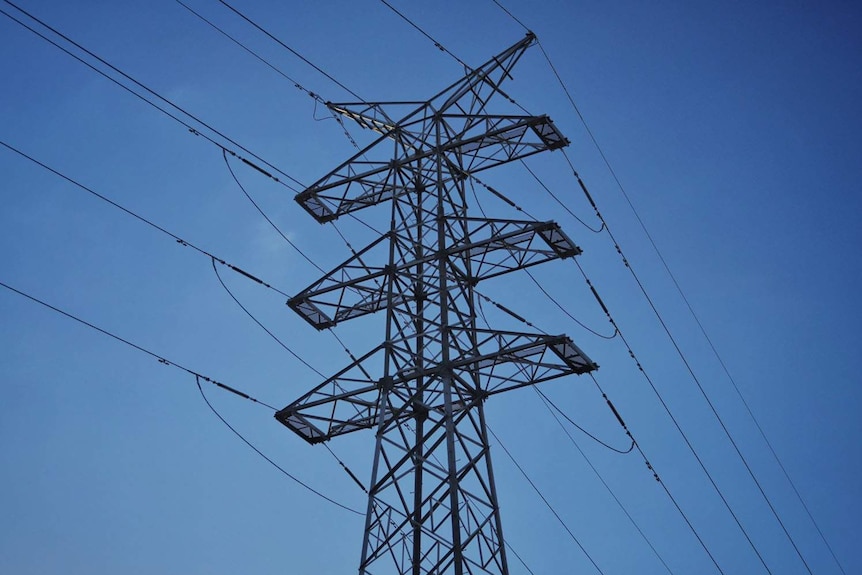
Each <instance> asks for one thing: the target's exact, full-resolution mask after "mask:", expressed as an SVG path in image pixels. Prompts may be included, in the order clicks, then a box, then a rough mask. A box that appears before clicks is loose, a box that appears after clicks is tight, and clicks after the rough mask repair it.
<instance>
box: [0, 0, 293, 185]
mask: <svg viewBox="0 0 862 575" xmlns="http://www.w3.org/2000/svg"><path fill="white" fill-rule="evenodd" d="M3 2H5V3H6V4H8V5H9V6H12V7H13V8H15V9H16V10H18V11H19V12H21V13H22V14H24V15H26V16H27V17H28V18H30V19H31V20H33V21H34V22H37V23H38V24H39V25H41V26H42V27H43V28H45V29H47V30H50V31H51V32H52V33H54V34H55V35H57V36H59V37H60V38H62V39H63V40H65V41H66V42H68V43H69V44H71V45H73V46H75V47H76V48H78V49H79V50H81V51H82V52H84V53H85V54H87V55H88V56H90V57H91V58H95V59H96V60H97V61H98V62H100V63H101V64H103V65H105V66H107V67H108V68H110V69H111V70H113V71H114V72H116V73H118V74H120V75H121V76H122V77H124V78H126V79H127V80H129V81H131V82H132V83H133V84H135V85H136V86H138V87H139V88H141V89H143V90H144V91H146V92H148V93H149V94H151V95H153V96H155V97H156V98H158V99H159V100H161V101H162V102H164V103H165V104H167V105H168V106H170V107H171V108H173V109H174V110H176V111H178V112H180V113H182V114H184V115H185V116H187V117H188V118H191V119H192V120H193V121H194V122H196V123H197V124H198V125H199V126H198V127H195V126H193V125H192V124H190V123H189V122H188V121H186V120H183V119H182V118H180V117H179V116H177V115H176V114H174V113H172V112H170V111H169V110H167V109H165V108H163V107H162V106H159V105H158V104H156V103H155V102H153V101H152V100H149V99H147V98H146V97H144V96H143V95H141V94H140V93H138V92H136V91H135V90H133V89H132V88H130V87H129V86H127V85H125V84H123V83H122V82H120V81H119V80H117V79H116V78H114V77H112V76H111V75H110V74H108V73H107V72H105V71H104V70H100V69H99V68H97V67H96V66H95V65H93V64H92V63H90V62H87V61H86V60H85V59H83V58H82V57H81V56H79V55H77V54H74V53H73V52H72V51H70V50H69V49H68V48H66V47H64V46H61V45H60V44H58V43H57V42H55V41H54V40H52V39H50V38H48V37H47V36H45V35H44V34H42V33H41V32H39V31H38V30H36V29H34V28H33V27H31V26H29V25H28V24H26V23H24V22H22V21H21V20H19V19H18V18H16V17H15V16H13V15H11V14H9V13H8V12H6V11H5V10H3V9H0V14H3V15H4V16H6V17H7V18H9V19H11V20H12V21H14V22H16V23H17V24H19V25H20V26H22V27H24V28H26V29H27V30H29V31H30V32H32V33H33V34H35V35H37V36H38V37H40V38H41V39H43V40H45V41H46V42H48V43H49V44H51V45H52V46H54V47H56V48H58V49H60V50H61V51H63V52H65V53H66V54H68V55H69V56H71V57H72V58H74V59H75V60H77V61H79V62H81V63H82V64H84V65H85V66H87V67H88V68H90V69H91V70H93V71H94V72H96V73H98V74H99V75H101V76H103V77H104V78H106V79H107V80H110V81H111V82H113V83H114V84H116V85H117V86H119V87H121V88H122V89H124V90H126V91H127V92H129V93H130V94H132V95H133V96H135V97H136V98H138V99H140V100H141V101H143V102H145V103H147V104H149V105H150V106H152V107H153V108H155V109H156V110H158V111H160V112H162V113H163V114H165V115H166V116H168V117H169V118H171V119H173V120H175V121H176V122H178V123H180V124H182V125H183V126H185V127H186V128H187V129H188V130H189V131H190V132H191V133H192V134H194V135H196V136H201V137H203V138H204V139H206V140H207V141H209V142H210V143H212V144H214V145H215V146H217V147H219V148H221V149H223V150H225V149H226V146H225V145H223V144H221V143H219V142H218V141H217V140H216V139H215V138H214V137H213V136H210V135H207V134H205V133H203V132H201V129H200V127H201V126H202V127H203V128H205V129H206V130H209V131H210V132H211V133H213V134H216V135H217V136H218V137H220V138H222V139H223V140H225V141H226V142H229V143H230V144H231V145H233V146H235V147H237V148H238V149H240V150H242V151H243V152H245V153H246V154H248V155H249V156H251V157H253V158H255V159H256V160H257V161H258V162H260V163H262V164H264V165H265V166H267V167H268V168H269V169H271V170H273V171H275V172H277V173H278V174H281V175H282V176H284V177H285V178H287V179H289V180H291V181H292V182H294V183H295V184H297V185H299V186H302V185H303V184H302V182H300V181H299V180H297V179H296V178H294V177H293V176H290V175H289V174H287V173H285V172H283V171H282V170H280V169H279V168H277V167H276V166H274V165H273V164H271V163H269V162H267V161H266V160H264V159H263V158H261V157H260V156H258V155H257V154H255V153H254V152H252V151H250V150H249V149H248V148H246V147H244V146H242V145H241V144H239V143H237V142H236V141H235V140H233V139H231V138H230V137H228V136H226V135H225V134H223V133H222V132H220V131H218V130H217V129H215V128H213V127H212V126H210V125H209V124H207V123H206V122H204V121H203V120H201V119H200V118H198V117H197V116H195V115H193V114H191V113H190V112H188V111H186V110H185V109H183V108H182V107H180V106H178V105H177V104H175V103H173V102H172V101H170V100H169V99H167V98H165V97H164V96H162V95H161V94H159V93H158V92H156V91H155V90H152V89H151V88H149V87H147V86H146V85H144V84H143V83H141V82H139V81H138V80H136V79H135V78H133V77H132V76H130V75H129V74H126V73H125V72H123V71H122V70H120V69H119V68H117V67H116V66H114V65H112V64H110V63H109V62H107V61H106V60H104V59H103V58H101V57H100V56H98V55H97V54H95V53H93V52H91V51H90V50H88V49H86V48H84V47H83V46H82V45H80V44H78V43H77V42H75V41H74V40H72V39H71V38H69V37H68V36H66V35H64V34H63V33H62V32H59V31H58V30H56V29H55V28H53V27H51V26H50V25H48V24H47V23H45V22H43V21H42V20H40V19H39V18H37V17H35V16H33V15H32V14H30V13H29V12H27V11H26V10H24V9H23V8H20V7H19V6H17V5H15V4H14V3H12V2H10V0H3ZM231 153H232V154H233V155H235V156H237V157H238V158H239V159H240V160H242V161H243V163H245V164H246V165H248V166H249V167H251V168H253V169H254V170H256V171H258V172H260V173H261V174H263V175H264V176H267V177H268V178H270V179H272V180H273V181H275V182H277V183H279V184H282V185H283V186H285V187H287V188H288V189H290V190H292V191H294V192H298V191H299V190H297V189H296V188H294V187H293V186H291V185H290V184H288V183H286V182H284V181H283V180H281V179H279V178H278V177H277V176H274V175H273V174H272V173H270V172H269V171H267V170H266V169H264V168H261V167H260V166H259V165H258V164H256V163H254V162H252V161H250V160H248V159H247V158H244V157H242V156H240V155H239V154H237V153H236V152H233V151H231Z"/></svg>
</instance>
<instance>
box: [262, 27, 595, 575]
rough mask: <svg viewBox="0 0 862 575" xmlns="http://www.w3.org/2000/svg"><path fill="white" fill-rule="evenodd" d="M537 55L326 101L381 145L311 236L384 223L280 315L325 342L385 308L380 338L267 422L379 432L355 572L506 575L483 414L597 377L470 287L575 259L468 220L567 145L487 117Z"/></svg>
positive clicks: (324, 210)
mask: <svg viewBox="0 0 862 575" xmlns="http://www.w3.org/2000/svg"><path fill="white" fill-rule="evenodd" d="M535 41H536V39H535V36H533V35H532V34H528V35H527V36H526V37H525V38H524V39H523V40H521V41H520V42H518V43H516V44H514V45H513V46H511V47H510V48H508V49H506V50H504V51H503V52H501V53H500V54H498V55H497V56H495V57H493V58H491V59H490V60H489V61H487V62H486V63H485V64H483V65H482V66H480V67H478V68H476V69H474V70H470V71H468V73H467V74H466V75H465V76H464V77H463V78H462V79H460V80H458V81H457V82H455V83H454V84H452V85H450V86H449V87H447V88H446V89H444V90H442V91H441V92H439V93H438V94H437V95H435V96H433V97H432V98H430V99H429V100H427V101H425V102H389V103H384V102H377V103H368V102H362V103H354V104H332V103H330V104H328V105H329V107H330V108H331V109H332V110H333V111H335V112H337V113H339V114H342V115H343V116H346V117H348V118H350V119H352V120H354V121H356V122H357V123H358V124H360V125H361V126H362V127H363V128H367V129H370V130H374V131H376V132H378V133H379V134H380V135H379V137H378V138H377V139H376V140H375V141H374V142H373V143H372V144H371V145H369V146H368V147H366V148H365V149H364V150H362V151H360V152H359V153H357V154H356V155H355V156H354V157H353V158H351V159H350V160H348V161H347V162H345V163H344V164H342V165H341V166H339V167H338V168H336V169H335V170H333V171H332V172H331V173H329V174H328V175H326V176H325V177H323V178H322V179H320V180H319V181H318V182H316V183H315V184H313V185H312V186H310V187H309V188H308V189H306V190H305V191H303V192H302V193H300V194H298V195H297V196H296V201H297V202H298V203H299V204H300V205H301V206H302V207H303V208H304V209H305V210H306V211H307V212H308V213H309V214H311V215H312V216H313V217H314V218H315V219H316V220H317V221H318V222H321V223H325V222H330V221H334V220H336V219H338V218H340V217H343V216H345V215H347V214H352V213H354V212H357V211H359V210H363V209H366V208H370V207H373V206H377V205H379V204H384V203H387V202H388V203H389V206H390V210H391V211H390V214H391V218H390V226H389V230H388V231H387V232H386V233H385V234H384V235H382V236H381V237H380V238H378V239H376V240H375V241H373V242H372V243H371V244H370V245H368V246H367V247H366V248H364V249H362V250H360V251H359V252H358V253H357V254H356V255H354V256H353V257H351V258H350V259H348V260H347V261H345V262H344V263H342V264H341V265H339V266H337V267H336V268H335V269H334V270H332V271H331V272H329V273H328V274H326V275H325V276H324V277H323V278H321V279H319V280H318V281H316V282H315V283H313V284H312V285H310V286H309V287H308V288H306V289H305V290H303V291H302V292H301V293H299V294H298V295H296V296H295V297H293V298H291V299H290V300H289V301H288V305H289V306H290V307H291V308H292V309H293V310H294V311H295V312H297V313H298V314H299V315H300V316H301V317H303V318H304V319H305V320H306V321H307V322H308V323H310V324H311V325H312V326H314V327H315V328H317V329H319V330H320V329H326V328H329V327H332V326H335V325H337V324H338V323H340V322H342V321H346V320H349V319H353V318H356V317H360V316H364V315H367V314H372V313H375V312H379V311H382V312H383V313H385V323H386V333H385V340H384V341H383V343H381V344H380V345H378V346H376V347H375V348H373V349H372V350H371V351H369V352H368V353H366V354H365V355H364V356H362V357H360V358H359V359H356V360H354V361H353V362H351V363H350V364H349V365H348V366H347V367H345V368H344V369H342V370H341V371H339V372H338V373H336V374H335V375H334V376H332V377H330V378H329V379H327V380H326V381H325V382H323V383H322V384H320V385H318V386H317V387H315V388H314V389H312V390H311V391H310V392H308V393H306V394H305V395H303V396H302V397H300V398H299V399H297V400H296V401H294V402H293V403H291V404H290V405H288V406H287V407H285V408H284V409H282V410H280V411H279V412H278V413H277V414H276V418H277V419H278V420H279V421H280V422H281V423H283V424H284V425H286V426H287V427H288V428H290V429H291V430H293V431H294V432H296V433H297V434H298V435H299V436H300V437H302V438H303V439H305V440H306V441H308V442H309V443H312V444H315V443H320V442H324V441H328V440H330V439H332V438H333V437H337V436H339V435H343V434H345V433H350V432H354V431H358V430H361V429H373V430H374V433H375V438H376V442H375V448H374V459H373V465H372V473H371V481H370V484H369V489H368V507H367V512H366V519H365V531H364V535H363V541H362V556H361V561H360V565H359V573H360V575H366V574H368V575H370V574H372V573H373V574H374V575H381V574H383V573H393V574H395V573H397V574H398V575H407V574H410V575H421V574H429V575H430V574H434V575H443V574H444V573H446V574H450V573H451V574H455V575H463V574H467V573H471V574H479V573H487V574H494V575H506V574H508V566H507V562H506V550H505V545H504V542H503V533H502V522H501V518H500V509H499V505H498V500H497V492H496V488H495V484H494V474H493V469H492V465H491V455H490V449H489V441H488V431H487V425H486V422H485V411H484V408H485V401H486V400H487V399H488V398H489V397H490V396H492V395H495V394H498V393H502V392H505V391H509V390H512V389H516V388H519V387H524V386H527V385H534V384H537V383H540V382H543V381H547V380H550V379H555V378H559V377H563V376H566V375H570V374H582V373H586V372H589V371H591V370H593V369H595V368H596V367H597V366H596V365H595V364H594V363H593V362H592V361H591V360H590V359H589V358H588V357H587V356H586V355H585V354H584V353H583V352H582V351H581V350H580V349H579V348H578V347H577V346H576V345H575V344H574V343H573V342H572V341H571V339H569V338H568V337H567V336H565V335H555V336H551V335H543V334H537V333H524V332H513V331H500V330H493V329H490V328H481V327H479V326H478V325H477V322H476V318H477V314H476V300H475V294H474V288H475V286H476V285H477V284H478V283H479V282H481V281H487V280H490V279H492V278H495V277H497V276H502V275H505V274H508V273H510V272H514V271H517V270H520V269H523V268H527V267H531V266H534V265H538V264H540V263H545V262H548V261H551V260H555V259H562V258H569V257H574V256H577V255H578V254H580V253H581V250H580V248H578V247H577V246H576V245H575V244H574V243H573V242H572V241H571V240H570V239H569V238H568V236H566V234H565V233H563V231H562V230H561V229H560V227H559V226H558V225H557V224H556V223H554V222H550V221H548V222H533V221H522V220H504V219H489V218H476V217H471V216H470V215H468V209H467V207H468V206H467V200H466V193H465V192H466V185H465V183H466V181H467V179H468V178H469V177H471V176H472V175H473V174H475V173H477V172H480V171H483V170H487V169H490V168H493V167H496V166H499V165H502V164H505V163H508V162H511V161H514V160H518V159H521V158H525V157H527V156H531V155H533V154H537V153H539V152H544V151H547V150H555V149H558V148H562V147H564V146H566V145H568V140H566V138H565V137H564V136H563V135H562V134H561V133H560V132H559V130H558V129H557V128H556V126H555V125H554V124H553V122H551V120H550V119H549V118H548V117H547V116H530V115H511V114H510V115H499V114H492V113H490V112H489V110H488V104H489V102H491V101H492V100H493V99H495V98H501V97H502V98H506V99H509V98H508V96H506V95H505V93H503V92H502V91H501V88H500V86H501V84H502V83H503V82H504V81H505V80H506V79H507V78H509V77H510V72H511V70H512V68H513V67H514V65H515V64H516V62H517V61H518V60H519V58H520V57H521V56H522V55H523V53H524V51H525V50H526V49H527V48H528V47H529V46H531V45H532V44H533V43H535ZM393 117H395V118H399V117H400V120H393V119H392V118H393ZM393 149H394V153H393ZM383 150H387V151H388V153H387V155H386V156H385V159H383V160H374V159H373V158H374V157H375V155H379V153H380V151H383ZM373 262H379V263H373ZM381 370H382V373H381ZM374 374H378V375H374Z"/></svg>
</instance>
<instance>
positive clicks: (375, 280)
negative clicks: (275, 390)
mask: <svg viewBox="0 0 862 575" xmlns="http://www.w3.org/2000/svg"><path fill="white" fill-rule="evenodd" d="M465 221H466V222H467V223H468V226H469V227H470V230H471V231H470V233H469V234H468V235H467V236H466V239H465V241H462V242H459V243H456V244H454V245H453V246H451V247H450V248H449V249H447V250H446V251H445V252H443V255H444V256H445V257H446V258H447V261H448V262H449V271H450V274H451V276H452V277H453V278H454V279H457V280H460V279H465V280H467V281H469V282H471V283H474V284H475V283H478V282H479V281H482V280H486V279H489V278H493V277H497V276H500V275H503V274H506V273H509V272H513V271H516V270H519V269H524V268H527V267H531V266H534V265H538V264H541V263H545V262H548V261H550V260H554V259H560V258H568V257H574V256H576V255H579V254H580V253H581V249H580V248H579V247H577V246H576V245H575V244H574V242H572V240H571V239H569V237H568V236H567V235H566V234H565V233H564V232H563V230H562V229H560V226H559V225H558V224H557V223H555V222H530V221H520V220H500V219H484V218H466V219H465ZM393 235H397V234H394V233H390V234H387V235H386V236H383V237H381V238H379V239H378V240H376V241H374V242H373V243H371V244H370V245H369V246H367V247H366V248H364V249H363V250H361V251H360V252H358V253H357V255H355V256H353V257H351V258H350V259H348V260H347V261H345V262H344V263H342V264H341V265H339V266H338V267H337V268H335V269H334V270H333V271H331V272H329V273H328V274H327V275H325V276H324V277H323V278H321V279H320V280H318V281H316V282H315V283H313V284H312V285H310V286H309V287H307V288H306V289H304V290H303V291H302V292H300V293H299V294H297V295H296V296H295V297H293V298H291V299H290V300H288V302H287V304H288V305H289V306H290V308H291V309H293V310H294V311H295V312H296V313H298V314H299V315H300V316H301V317H302V318H303V319H304V320H306V321H307V322H308V323H310V324H311V325H313V326H314V327H315V328H317V329H326V328H329V327H332V326H334V325H336V324H337V323H339V322H342V321H345V320H348V319H352V318H355V317H360V316H363V315H367V314H370V313H374V312H376V311H379V310H381V309H383V308H385V307H386V305H400V304H401V303H402V302H403V301H405V300H407V299H414V298H415V297H417V294H416V293H415V292H410V291H409V290H406V289H405V290H395V295H393V296H391V297H392V298H394V299H393V300H390V299H389V298H390V295H389V290H388V289H387V288H388V285H389V282H391V281H393V280H394V281H397V282H399V284H403V285H405V286H407V285H409V284H410V282H411V281H412V280H413V279H414V278H415V276H416V274H417V270H418V269H419V268H420V267H421V266H422V265H426V264H430V263H433V262H435V261H437V260H438V259H439V258H440V253H438V252H436V251H431V252H429V253H428V255H426V256H425V257H422V258H416V259H413V260H411V261H407V262H402V263H400V264H396V265H395V266H391V267H390V266H385V265H378V266H372V265H368V264H366V263H365V260H366V259H370V258H373V257H374V256H375V255H378V256H379V258H380V260H382V259H383V258H384V257H385V255H386V254H385V253H381V254H375V253H374V252H375V249H374V248H378V251H381V252H385V251H387V250H388V244H387V243H385V242H384V241H383V240H386V239H388V238H389V237H390V236H393ZM400 239H401V241H402V242H404V243H406V242H409V238H400ZM438 292H439V287H438V286H437V285H436V284H432V283H428V284H426V286H425V289H424V290H423V293H422V294H421V297H426V298H427V297H431V296H434V295H436V294H437V293H438ZM387 302H389V304H387Z"/></svg>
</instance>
